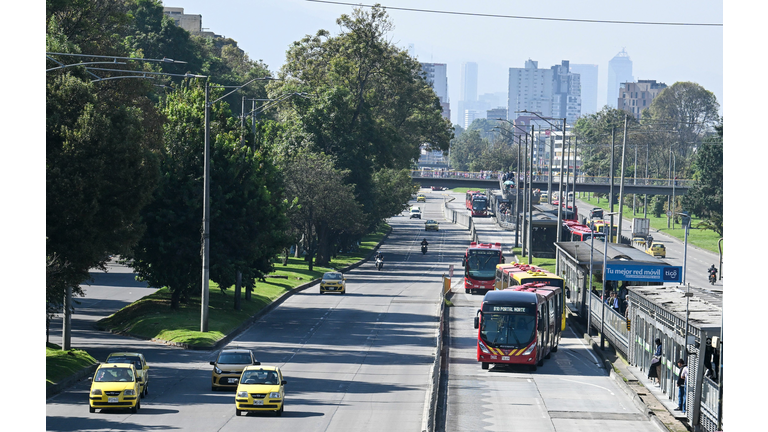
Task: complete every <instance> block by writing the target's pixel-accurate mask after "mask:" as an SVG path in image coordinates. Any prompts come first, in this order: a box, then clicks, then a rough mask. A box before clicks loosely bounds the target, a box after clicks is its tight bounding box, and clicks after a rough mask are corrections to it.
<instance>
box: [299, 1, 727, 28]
mask: <svg viewBox="0 0 768 432" xmlns="http://www.w3.org/2000/svg"><path fill="white" fill-rule="evenodd" d="M306 1H309V2H313V3H327V4H336V5H344V6H360V7H369V8H370V7H374V5H365V4H361V3H346V2H337V1H326V0H306ZM380 6H381V7H382V8H383V9H390V10H402V11H408V12H426V13H435V14H444V15H463V16H476V17H488V18H508V19H521V20H536V21H562V22H579V23H598V24H635V25H661V26H690V27H722V26H723V24H722V23H678V22H653V21H617V20H593V19H577V18H548V17H532V16H520V15H500V14H482V13H473V12H455V11H440V10H432V9H414V8H404V7H392V6H384V5H380Z"/></svg>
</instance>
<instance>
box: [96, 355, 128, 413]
mask: <svg viewBox="0 0 768 432" xmlns="http://www.w3.org/2000/svg"><path fill="white" fill-rule="evenodd" d="M88 379H89V380H90V381H91V391H90V394H89V396H88V408H89V411H90V412H92V413H94V412H96V409H97V408H100V409H104V408H122V409H129V410H131V412H132V413H137V412H138V411H139V408H141V400H140V399H141V398H140V397H139V392H140V389H141V386H140V385H139V381H138V380H137V379H136V369H135V368H134V366H133V363H109V364H106V363H104V364H101V365H99V367H98V368H97V369H96V373H95V374H94V375H93V377H90V378H88Z"/></svg>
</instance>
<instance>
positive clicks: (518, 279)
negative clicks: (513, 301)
mask: <svg viewBox="0 0 768 432" xmlns="http://www.w3.org/2000/svg"><path fill="white" fill-rule="evenodd" d="M530 282H542V283H545V284H547V285H549V286H554V287H558V288H560V296H561V298H560V304H561V305H562V306H563V307H562V309H561V310H562V316H561V327H562V329H561V330H565V290H566V288H565V280H564V279H563V278H561V277H560V276H558V275H556V274H554V273H552V272H550V271H547V270H544V269H543V268H540V267H536V266H532V265H528V264H520V263H511V264H499V265H497V266H496V280H495V282H494V288H495V289H497V290H503V289H507V288H514V287H515V286H517V285H523V284H527V283H530Z"/></svg>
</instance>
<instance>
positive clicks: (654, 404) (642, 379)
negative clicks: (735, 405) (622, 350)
mask: <svg viewBox="0 0 768 432" xmlns="http://www.w3.org/2000/svg"><path fill="white" fill-rule="evenodd" d="M567 314H568V324H569V325H570V326H572V327H573V329H574V331H575V332H576V333H577V334H581V335H584V339H585V341H586V342H587V343H589V344H590V345H591V347H592V351H593V352H594V353H595V355H596V356H597V357H598V358H600V359H601V362H602V364H603V368H604V369H605V370H606V371H607V373H608V374H609V375H610V376H611V377H612V378H613V379H614V380H616V382H617V384H618V386H619V387H620V388H621V389H622V390H624V391H625V392H626V394H627V395H629V396H630V397H631V398H632V401H633V402H634V403H635V405H636V406H637V407H638V408H639V409H640V410H641V411H642V412H643V413H644V414H645V415H646V416H648V418H649V419H650V420H651V421H653V422H654V423H656V424H657V426H659V428H660V429H661V430H666V431H670V432H687V431H689V430H690V428H689V427H688V423H687V419H686V417H685V414H683V413H682V412H681V411H676V410H675V408H677V403H676V402H674V401H672V400H670V399H669V397H668V396H667V394H665V393H664V392H663V391H661V389H660V388H659V387H658V386H657V385H655V384H653V383H652V382H651V380H650V379H649V378H648V377H647V373H646V372H643V371H642V370H640V369H639V368H638V367H635V366H632V365H630V364H628V363H627V362H626V360H624V359H623V358H622V357H621V355H620V354H619V353H617V352H616V350H615V349H614V348H613V347H612V346H611V344H609V343H607V341H606V343H605V345H604V346H603V348H602V349H601V347H600V335H599V334H598V335H589V336H588V335H587V334H586V331H585V330H584V326H583V325H582V324H581V323H580V322H579V320H578V319H577V318H578V315H577V314H576V313H575V312H574V311H573V310H572V309H571V308H568V311H567Z"/></svg>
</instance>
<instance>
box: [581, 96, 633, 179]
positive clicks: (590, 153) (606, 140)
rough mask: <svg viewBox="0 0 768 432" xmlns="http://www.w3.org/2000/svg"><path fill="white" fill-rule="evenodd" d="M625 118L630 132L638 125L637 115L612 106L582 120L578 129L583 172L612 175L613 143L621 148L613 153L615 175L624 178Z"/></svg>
mask: <svg viewBox="0 0 768 432" xmlns="http://www.w3.org/2000/svg"><path fill="white" fill-rule="evenodd" d="M625 119H627V129H631V128H633V127H635V126H636V125H637V124H638V122H637V120H636V119H635V118H634V116H631V115H628V114H627V113H626V112H625V111H623V110H619V109H615V108H610V107H608V106H606V107H604V108H603V109H602V110H601V111H599V112H597V113H594V114H589V115H587V116H584V117H580V118H579V119H578V120H577V121H576V125H575V127H574V129H575V130H576V135H577V136H578V137H579V157H581V160H582V171H583V172H585V173H586V174H588V175H592V176H597V175H604V176H607V175H610V167H611V142H613V143H614V145H617V146H618V147H617V148H614V152H613V157H614V163H613V168H614V175H620V173H621V163H620V162H621V144H622V140H623V139H624V136H623V133H624V120H625ZM612 134H613V137H614V138H612Z"/></svg>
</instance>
